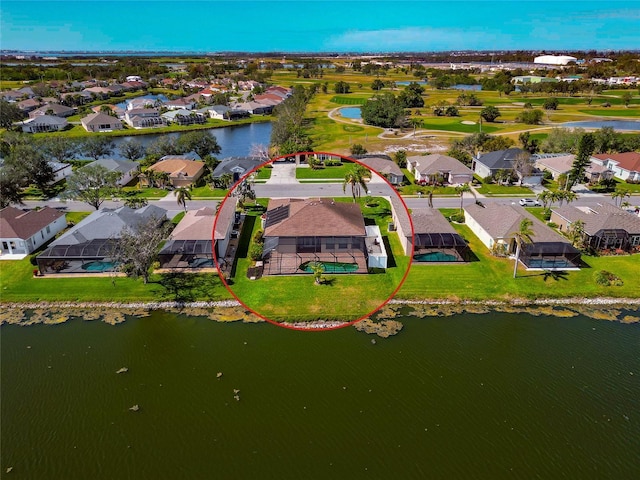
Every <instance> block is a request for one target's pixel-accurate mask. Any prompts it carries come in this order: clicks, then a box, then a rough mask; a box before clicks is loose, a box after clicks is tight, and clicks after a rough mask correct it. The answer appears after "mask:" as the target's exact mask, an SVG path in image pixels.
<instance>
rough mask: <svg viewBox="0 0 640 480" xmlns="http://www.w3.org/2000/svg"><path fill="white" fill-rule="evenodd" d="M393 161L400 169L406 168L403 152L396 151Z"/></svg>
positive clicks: (405, 156) (405, 157) (404, 153)
mask: <svg viewBox="0 0 640 480" xmlns="http://www.w3.org/2000/svg"><path fill="white" fill-rule="evenodd" d="M394 160H395V162H396V163H397V164H398V166H399V167H400V168H407V152H406V151H405V150H398V151H397V152H396V154H395V156H394Z"/></svg>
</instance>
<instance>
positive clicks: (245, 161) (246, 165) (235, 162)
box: [212, 157, 264, 178]
mask: <svg viewBox="0 0 640 480" xmlns="http://www.w3.org/2000/svg"><path fill="white" fill-rule="evenodd" d="M263 163H264V160H263V159H261V158H258V157H228V158H224V159H223V160H222V161H221V162H220V163H219V164H218V166H217V167H216V168H215V170H214V171H213V174H212V177H214V178H218V177H221V176H222V175H224V174H225V173H230V174H234V173H238V174H240V175H241V176H242V175H244V174H245V173H247V172H248V171H250V170H253V169H254V168H256V167H258V166H260V165H262V164H263Z"/></svg>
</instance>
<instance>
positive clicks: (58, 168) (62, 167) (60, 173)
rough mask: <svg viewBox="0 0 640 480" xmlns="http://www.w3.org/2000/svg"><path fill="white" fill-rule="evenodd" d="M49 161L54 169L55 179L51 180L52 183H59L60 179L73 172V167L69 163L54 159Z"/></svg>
mask: <svg viewBox="0 0 640 480" xmlns="http://www.w3.org/2000/svg"><path fill="white" fill-rule="evenodd" d="M47 163H48V164H49V166H50V167H51V169H52V170H53V181H52V182H51V183H52V184H54V183H58V182H59V181H60V180H64V179H65V178H67V177H68V176H69V175H71V174H72V173H73V168H72V166H71V164H69V163H62V162H54V161H48V162H47Z"/></svg>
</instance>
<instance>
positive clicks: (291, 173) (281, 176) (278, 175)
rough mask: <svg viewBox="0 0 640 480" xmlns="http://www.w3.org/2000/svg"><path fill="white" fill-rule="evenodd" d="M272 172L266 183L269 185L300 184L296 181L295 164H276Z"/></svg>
mask: <svg viewBox="0 0 640 480" xmlns="http://www.w3.org/2000/svg"><path fill="white" fill-rule="evenodd" d="M271 165H273V169H272V170H271V178H269V180H267V181H266V183H267V184H268V185H282V184H288V185H291V184H296V185H297V184H298V183H299V182H298V180H297V179H296V165H295V164H294V163H278V162H274V163H272V164H271Z"/></svg>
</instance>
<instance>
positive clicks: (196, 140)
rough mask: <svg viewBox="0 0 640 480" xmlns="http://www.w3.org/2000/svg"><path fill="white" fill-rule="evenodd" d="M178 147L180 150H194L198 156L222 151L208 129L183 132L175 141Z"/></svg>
mask: <svg viewBox="0 0 640 480" xmlns="http://www.w3.org/2000/svg"><path fill="white" fill-rule="evenodd" d="M177 146H178V149H179V150H180V151H182V152H196V153H197V154H198V155H199V156H200V158H204V157H206V156H207V155H215V154H218V153H220V152H221V151H222V148H221V147H220V145H218V139H217V138H216V137H214V136H213V135H211V134H210V133H209V131H208V130H195V131H193V132H188V133H184V134H182V135H181V136H180V138H179V139H178V142H177Z"/></svg>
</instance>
